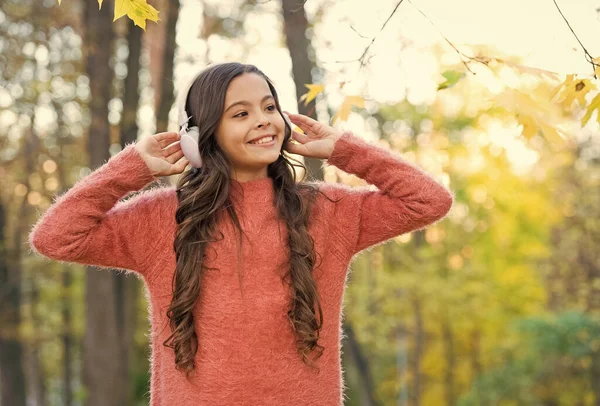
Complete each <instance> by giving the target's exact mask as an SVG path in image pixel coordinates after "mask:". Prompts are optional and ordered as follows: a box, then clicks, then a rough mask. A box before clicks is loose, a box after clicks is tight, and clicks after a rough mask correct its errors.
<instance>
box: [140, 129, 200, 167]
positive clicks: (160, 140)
mask: <svg viewBox="0 0 600 406" xmlns="http://www.w3.org/2000/svg"><path fill="white" fill-rule="evenodd" d="M180 138H181V136H180V135H179V133H175V132H164V133H158V134H154V135H151V136H148V137H143V138H142V139H140V140H139V141H138V142H137V143H136V144H135V149H137V151H138V152H139V153H140V155H141V156H142V158H143V159H144V161H145V162H146V165H148V168H150V171H151V172H152V175H154V176H168V175H175V174H179V173H181V172H183V171H184V170H185V167H186V166H187V165H188V163H189V161H188V160H187V158H185V157H184V156H183V151H182V150H181V145H180V142H179V139H180Z"/></svg>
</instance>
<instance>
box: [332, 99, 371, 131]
mask: <svg viewBox="0 0 600 406" xmlns="http://www.w3.org/2000/svg"><path fill="white" fill-rule="evenodd" d="M352 106H356V107H360V108H364V107H365V99H363V98H362V97H361V96H348V97H346V98H345V99H344V101H343V102H342V105H341V106H340V110H339V111H338V112H337V114H336V115H335V116H333V119H332V120H331V123H332V124H335V122H336V120H337V119H338V118H339V119H341V120H343V121H346V120H348V116H350V112H351V111H352Z"/></svg>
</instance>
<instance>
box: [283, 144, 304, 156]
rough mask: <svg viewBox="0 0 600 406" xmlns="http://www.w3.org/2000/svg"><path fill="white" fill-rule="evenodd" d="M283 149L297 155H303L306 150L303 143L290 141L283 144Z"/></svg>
mask: <svg viewBox="0 0 600 406" xmlns="http://www.w3.org/2000/svg"><path fill="white" fill-rule="evenodd" d="M285 150H286V151H288V152H291V153H292V154H298V155H304V154H305V153H306V152H307V151H306V147H305V146H304V145H298V144H294V143H292V142H290V141H288V142H287V143H286V144H285Z"/></svg>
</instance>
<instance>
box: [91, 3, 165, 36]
mask: <svg viewBox="0 0 600 406" xmlns="http://www.w3.org/2000/svg"><path fill="white" fill-rule="evenodd" d="M100 1H101V0H100ZM124 15H127V17H129V18H130V19H131V20H132V21H133V22H134V24H135V25H137V26H138V27H141V28H142V29H143V30H144V31H145V30H146V20H150V21H154V22H158V21H159V18H158V11H157V10H156V9H155V8H154V7H152V6H151V5H149V4H148V3H146V0H116V1H115V16H114V19H113V21H117V20H118V19H119V18H121V17H123V16H124Z"/></svg>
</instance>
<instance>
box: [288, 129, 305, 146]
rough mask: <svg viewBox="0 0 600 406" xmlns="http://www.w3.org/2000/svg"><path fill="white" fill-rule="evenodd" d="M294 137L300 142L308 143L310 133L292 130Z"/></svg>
mask: <svg viewBox="0 0 600 406" xmlns="http://www.w3.org/2000/svg"><path fill="white" fill-rule="evenodd" d="M292 139H293V140H294V141H298V142H299V143H300V144H306V143H307V142H308V141H309V138H308V135H306V134H302V133H299V132H298V131H293V130H292Z"/></svg>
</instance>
